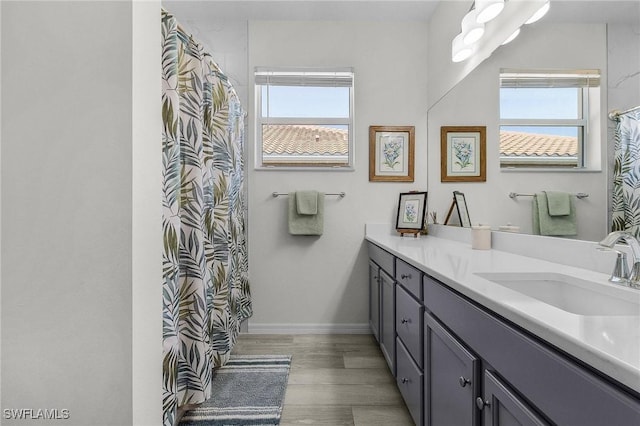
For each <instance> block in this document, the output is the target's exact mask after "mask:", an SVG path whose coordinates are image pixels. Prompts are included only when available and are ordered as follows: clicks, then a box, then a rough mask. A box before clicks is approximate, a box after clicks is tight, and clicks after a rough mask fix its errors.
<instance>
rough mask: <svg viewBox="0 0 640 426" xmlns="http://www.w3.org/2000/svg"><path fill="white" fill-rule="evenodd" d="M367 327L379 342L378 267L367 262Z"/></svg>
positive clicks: (373, 263)
mask: <svg viewBox="0 0 640 426" xmlns="http://www.w3.org/2000/svg"><path fill="white" fill-rule="evenodd" d="M369 327H371V333H372V334H373V337H375V339H376V340H377V341H378V342H379V341H380V267H379V266H378V265H376V264H375V262H373V261H371V260H370V261H369Z"/></svg>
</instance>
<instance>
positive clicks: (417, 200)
mask: <svg viewBox="0 0 640 426" xmlns="http://www.w3.org/2000/svg"><path fill="white" fill-rule="evenodd" d="M426 211H427V193H426V192H404V193H401V194H400V199H399V201H398V217H397V218H396V230H397V231H398V232H400V233H401V234H403V233H414V234H415V233H418V232H420V231H422V229H423V228H424V217H425V214H426Z"/></svg>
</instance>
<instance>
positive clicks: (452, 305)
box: [424, 276, 640, 426]
mask: <svg viewBox="0 0 640 426" xmlns="http://www.w3.org/2000/svg"><path fill="white" fill-rule="evenodd" d="M424 301H425V308H426V309H427V310H428V311H429V312H430V314H431V315H433V316H434V317H436V318H437V319H438V321H440V322H441V323H442V324H444V325H445V326H446V327H447V329H448V330H449V331H450V332H451V333H452V334H455V336H456V338H457V339H459V340H460V341H462V342H464V344H465V346H467V347H468V348H470V349H471V350H472V351H473V352H474V353H475V354H477V355H478V357H479V358H480V359H481V360H482V363H483V366H484V368H485V369H486V370H488V371H487V372H485V374H484V388H485V392H486V391H487V390H489V391H490V392H493V394H489V395H484V402H485V403H486V402H489V405H488V406H487V407H484V404H483V400H482V399H480V400H479V401H478V400H477V399H476V400H477V402H478V403H479V407H478V408H481V407H482V408H483V409H484V410H485V414H484V416H485V417H484V418H485V420H487V417H486V416H487V414H486V410H490V411H491V413H493V414H492V416H491V417H489V418H490V419H492V420H491V422H489V423H486V421H485V425H487V424H488V425H493V424H499V425H503V424H506V425H509V424H544V423H541V420H540V419H539V418H544V419H548V420H549V422H550V423H554V424H558V425H580V426H602V425H620V426H623V425H624V426H626V425H640V398H639V397H638V396H637V395H636V396H634V395H632V394H631V393H628V392H627V391H626V390H625V389H623V388H622V387H621V386H619V385H615V384H613V383H612V382H610V381H609V380H606V379H604V378H602V377H601V376H600V374H598V373H594V372H593V371H591V369H589V368H587V367H584V366H582V365H581V364H579V363H577V362H576V361H574V360H573V359H572V358H570V357H569V356H567V355H565V354H564V353H562V352H560V351H559V350H557V349H556V348H554V347H552V346H550V345H548V344H547V343H545V342H543V341H541V340H539V339H537V338H535V337H534V336H531V335H530V334H529V333H527V332H526V331H524V330H522V329H520V328H518V327H517V326H515V325H514V324H511V323H508V322H507V321H505V320H503V319H502V318H500V317H498V316H496V315H495V314H493V313H491V312H489V311H487V310H486V309H484V308H482V307H481V306H479V305H478V304H476V303H474V302H472V301H470V300H468V299H467V298H465V297H464V296H461V295H459V294H457V293H456V292H454V291H453V290H452V289H450V288H449V287H447V286H445V285H444V284H441V283H439V282H437V281H436V280H434V279H432V278H430V277H427V276H425V278H424ZM489 366H490V367H489ZM427 376H428V373H427ZM496 377H500V379H501V380H502V381H503V382H504V385H503V386H502V387H500V386H493V385H492V383H493V384H496V383H499V382H498V381H497V379H496ZM492 386H493V387H492ZM507 389H514V392H508V391H507ZM516 394H517V395H516ZM494 398H498V399H497V401H499V402H500V403H499V404H497V406H496V404H495V403H493V405H491V404H492V399H494ZM507 401H512V402H514V403H513V404H511V407H515V408H513V409H511V410H507V409H506V408H507V407H509V405H508V403H507ZM525 401H526V402H525ZM522 407H524V408H525V410H522V409H521V408H522ZM500 412H503V413H507V412H509V413H511V415H513V416H514V418H516V419H520V421H522V423H511V422H510V421H511V420H513V419H511V420H510V421H507V420H504V421H503V420H501V419H500V418H499V417H498V418H497V420H496V418H495V416H496V414H495V413H498V414H497V416H499V415H500ZM524 412H529V413H531V414H532V415H531V416H528V417H526V416H521V417H515V413H520V414H522V413H524ZM533 413H536V414H537V416H538V417H539V418H537V417H536V414H533ZM502 417H503V418H508V417H507V414H503V416H502ZM525 418H530V419H531V421H530V422H529V423H527V422H526V421H524V420H522V419H525ZM513 421H515V420H513Z"/></svg>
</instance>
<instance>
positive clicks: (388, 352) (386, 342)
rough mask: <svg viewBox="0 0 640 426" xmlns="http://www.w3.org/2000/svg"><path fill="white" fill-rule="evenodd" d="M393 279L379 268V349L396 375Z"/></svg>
mask: <svg viewBox="0 0 640 426" xmlns="http://www.w3.org/2000/svg"><path fill="white" fill-rule="evenodd" d="M395 285H396V283H395V281H394V280H393V278H391V277H390V276H389V275H388V274H387V273H385V272H384V271H383V270H380V306H381V308H382V309H381V311H380V349H382V354H383V355H384V357H385V358H386V360H387V364H389V369H390V370H391V373H392V374H393V376H394V377H395V375H396V368H395V366H396V327H395V325H396V309H395V307H396V300H395V299H396V297H395V293H396V292H395Z"/></svg>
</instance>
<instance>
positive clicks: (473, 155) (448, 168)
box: [440, 126, 487, 182]
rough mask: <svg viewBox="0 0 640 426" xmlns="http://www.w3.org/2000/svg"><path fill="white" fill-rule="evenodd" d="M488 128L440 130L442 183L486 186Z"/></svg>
mask: <svg viewBox="0 0 640 426" xmlns="http://www.w3.org/2000/svg"><path fill="white" fill-rule="evenodd" d="M486 153H487V127H486V126H442V127H441V128H440V181H441V182H486V180H487V177H486V174H487V158H486V157H487V155H486Z"/></svg>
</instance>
